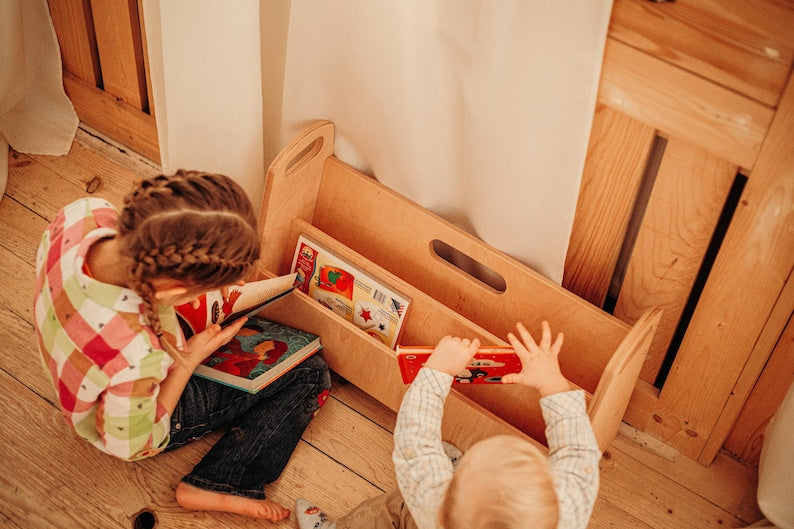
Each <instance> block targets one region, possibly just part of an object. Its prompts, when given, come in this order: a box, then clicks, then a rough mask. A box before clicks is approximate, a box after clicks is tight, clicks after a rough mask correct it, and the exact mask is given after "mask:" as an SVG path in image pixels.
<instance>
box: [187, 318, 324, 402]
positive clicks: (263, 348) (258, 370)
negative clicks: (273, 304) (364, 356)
mask: <svg viewBox="0 0 794 529" xmlns="http://www.w3.org/2000/svg"><path fill="white" fill-rule="evenodd" d="M321 348H322V344H321V343H320V338H319V337H318V336H317V335H315V334H312V333H310V332H307V331H303V330H300V329H296V328H294V327H290V326H288V325H283V324H281V323H277V322H274V321H270V320H267V319H265V318H262V317H260V316H251V317H250V318H249V319H248V321H247V322H246V323H245V324H244V325H243V327H242V328H241V329H240V332H239V333H237V335H236V336H235V337H234V338H232V339H231V340H230V341H229V342H228V343H227V344H226V345H224V346H222V347H220V348H219V349H218V350H217V351H215V352H214V353H212V354H211V355H210V356H208V357H207V358H206V359H205V360H204V361H203V362H202V363H201V364H199V365H198V367H197V368H196V370H195V371H194V374H196V375H198V376H200V377H204V378H207V379H210V380H215V381H217V382H220V383H222V384H226V385H228V386H232V387H235V388H238V389H241V390H243V391H247V392H249V393H256V392H257V391H259V390H260V389H262V388H264V387H265V386H267V385H268V384H270V383H271V382H273V381H274V380H276V379H277V378H279V377H280V376H281V375H283V374H284V373H286V372H287V371H289V370H290V369H291V368H293V367H294V366H296V365H297V364H299V363H300V362H302V361H304V360H305V359H306V358H308V357H309V356H311V355H312V354H314V353H316V352H317V351H319V350H320V349H321Z"/></svg>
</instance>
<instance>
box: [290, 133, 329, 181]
mask: <svg viewBox="0 0 794 529" xmlns="http://www.w3.org/2000/svg"><path fill="white" fill-rule="evenodd" d="M322 148H323V138H322V136H320V137H319V138H316V139H315V140H314V141H313V142H311V143H310V144H309V145H307V146H306V147H304V148H303V149H302V150H301V151H300V152H299V153H298V154H296V155H295V156H294V157H293V158H292V159H291V160H290V161H289V162H288V163H287V167H286V169H284V174H285V175H286V176H287V177H289V175H291V174H292V173H293V172H295V171H297V170H299V169H300V168H301V167H302V166H303V165H304V164H306V163H308V162H309V161H310V160H311V159H312V158H314V157H315V156H317V153H318V152H320V149H322Z"/></svg>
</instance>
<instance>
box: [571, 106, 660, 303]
mask: <svg viewBox="0 0 794 529" xmlns="http://www.w3.org/2000/svg"><path fill="white" fill-rule="evenodd" d="M654 134H655V131H654V129H653V127H650V126H648V125H644V124H642V123H640V122H639V121H637V120H635V119H632V118H630V117H628V116H626V115H625V114H621V113H620V112H616V111H615V110H613V109H611V108H609V107H607V106H606V105H603V104H599V105H598V106H597V107H596V113H595V117H594V118H593V127H592V130H591V132H590V144H589V146H588V149H587V159H586V162H585V166H584V172H583V174H582V184H581V187H580V189H579V199H578V202H577V204H576V214H575V216H574V220H573V228H572V229H571V238H570V242H569V244H568V253H567V255H566V257H565V270H564V274H563V280H562V286H563V287H564V288H567V289H568V290H570V291H571V292H573V293H574V294H576V295H577V296H579V297H581V298H584V299H586V300H588V301H589V302H590V303H593V304H594V305H596V306H597V307H603V306H604V300H605V299H606V296H607V292H608V290H609V283H610V280H611V279H612V274H613V272H614V270H615V265H616V263H617V261H618V257H619V255H620V249H621V245H622V244H623V238H624V236H625V233H626V228H627V227H628V225H629V220H630V219H631V214H632V210H633V207H634V202H635V199H636V198H637V191H638V189H639V187H640V183H641V180H642V175H643V170H644V167H645V163H646V161H647V159H648V153H649V152H650V149H651V146H652V144H653V139H654Z"/></svg>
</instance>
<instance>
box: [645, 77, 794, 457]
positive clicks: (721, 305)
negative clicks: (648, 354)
mask: <svg viewBox="0 0 794 529" xmlns="http://www.w3.org/2000/svg"><path fill="white" fill-rule="evenodd" d="M793 136H794V80H789V84H788V87H787V88H786V91H785V93H784V95H783V98H782V100H781V103H780V107H779V108H778V111H777V113H776V115H775V120H774V121H773V123H772V126H771V127H770V130H769V135H768V137H767V138H766V140H765V141H764V144H763V148H762V149H761V152H760V153H759V156H758V163H757V164H756V166H755V168H754V170H753V171H752V173H751V174H750V175H749V179H748V181H747V186H746V187H745V190H744V193H743V194H742V197H741V201H740V204H739V207H738V208H737V210H736V213H735V214H734V217H733V220H732V222H731V225H730V226H729V228H728V231H727V233H726V236H725V240H724V241H723V244H722V246H721V249H720V252H719V255H718V256H717V258H716V261H715V263H714V267H713V268H712V270H711V274H710V275H709V278H708V281H707V282H706V285H705V289H704V291H703V295H702V296H701V298H700V301H699V303H698V306H697V308H696V310H695V313H694V315H693V317H692V320H691V323H690V328H692V329H697V332H688V333H687V334H686V336H685V337H684V341H683V342H682V344H681V348H680V350H679V352H678V355H677V357H676V361H675V363H674V364H673V367H672V369H671V371H670V376H669V377H668V379H667V382H666V384H665V386H664V388H662V392H661V394H660V397H659V403H658V405H657V411H656V415H658V416H659V418H660V419H661V420H660V421H659V422H654V423H649V424H651V426H652V427H653V431H654V433H655V435H657V436H658V437H659V438H660V439H664V440H665V441H667V442H668V443H670V444H671V445H672V446H675V447H676V448H678V449H680V450H681V451H682V452H684V453H686V454H688V455H689V456H690V457H695V458H697V457H698V456H699V454H700V452H701V451H702V450H703V447H704V445H705V443H706V442H707V441H708V438H709V435H710V434H711V431H712V429H713V427H714V425H715V424H716V422H717V420H718V418H719V416H720V414H721V413H722V411H723V408H724V406H725V402H726V401H727V400H728V397H729V396H730V394H731V391H732V390H733V388H734V386H735V384H736V381H737V379H738V377H739V375H740V373H741V370H742V366H743V365H744V364H745V362H746V361H747V358H748V357H749V355H750V353H751V352H752V350H753V345H754V344H755V342H756V341H757V339H758V336H759V335H760V333H761V331H762V329H763V327H764V324H765V322H766V321H767V319H768V318H769V315H770V313H771V312H772V308H773V307H774V304H775V301H776V300H777V298H778V296H779V295H780V292H781V291H782V290H783V286H784V284H785V282H786V280H787V279H788V277H789V274H790V272H791V270H792V267H794V231H792V230H791V226H792V225H794V143H792V142H791V141H790V139H791V138H792V137H793ZM693 380H696V381H698V383H697V384H693V383H692V381H693ZM723 439H724V438H723ZM720 444H721V443H720Z"/></svg>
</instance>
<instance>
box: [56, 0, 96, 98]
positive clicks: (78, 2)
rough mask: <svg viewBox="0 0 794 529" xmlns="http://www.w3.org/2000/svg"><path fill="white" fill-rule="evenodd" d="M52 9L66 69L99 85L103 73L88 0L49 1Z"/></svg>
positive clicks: (62, 59)
mask: <svg viewBox="0 0 794 529" xmlns="http://www.w3.org/2000/svg"><path fill="white" fill-rule="evenodd" d="M49 6H50V17H51V18H52V24H53V26H54V27H55V34H56V35H57V36H58V44H59V45H60V48H61V62H62V63H63V69H64V70H65V71H67V72H70V73H72V74H74V75H75V76H76V77H78V78H79V79H82V80H83V81H85V82H87V83H89V84H91V85H92V86H98V85H99V82H100V75H101V73H100V69H99V54H98V53H97V49H96V35H94V23H93V19H92V17H91V4H90V3H89V0H49Z"/></svg>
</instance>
